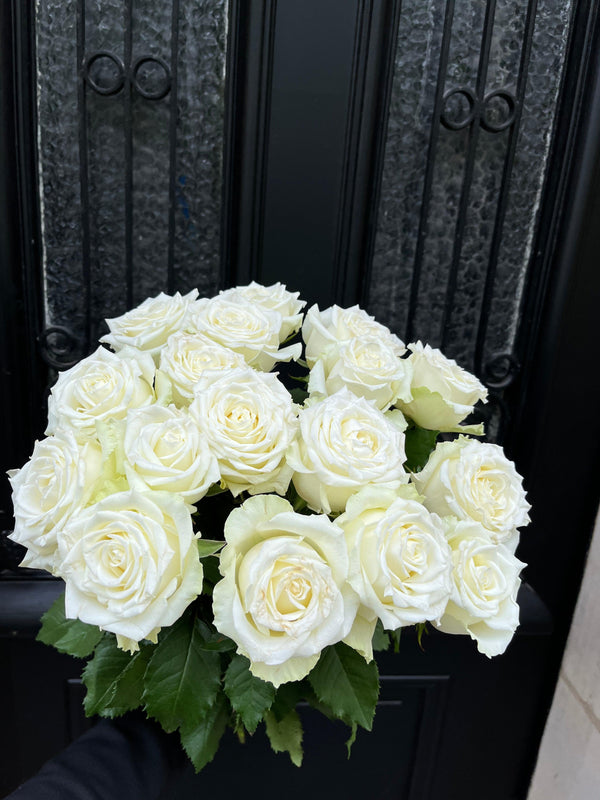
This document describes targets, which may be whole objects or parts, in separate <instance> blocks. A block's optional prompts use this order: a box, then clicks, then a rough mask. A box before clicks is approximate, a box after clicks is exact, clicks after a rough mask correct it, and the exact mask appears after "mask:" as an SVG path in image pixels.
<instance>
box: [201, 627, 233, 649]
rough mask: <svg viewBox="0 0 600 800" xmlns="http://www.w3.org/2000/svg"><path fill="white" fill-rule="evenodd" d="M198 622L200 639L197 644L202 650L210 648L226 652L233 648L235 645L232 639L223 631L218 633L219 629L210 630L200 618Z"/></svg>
mask: <svg viewBox="0 0 600 800" xmlns="http://www.w3.org/2000/svg"><path fill="white" fill-rule="evenodd" d="M198 624H199V626H200V630H201V632H202V639H201V641H200V645H199V646H200V647H201V649H202V650H212V651H213V652H216V653H228V652H230V651H231V650H235V648H236V647H237V645H236V643H235V642H234V641H233V639H230V638H229V637H228V636H225V635H224V634H223V633H219V631H213V630H211V628H209V627H208V625H207V624H206V623H205V622H202V620H198Z"/></svg>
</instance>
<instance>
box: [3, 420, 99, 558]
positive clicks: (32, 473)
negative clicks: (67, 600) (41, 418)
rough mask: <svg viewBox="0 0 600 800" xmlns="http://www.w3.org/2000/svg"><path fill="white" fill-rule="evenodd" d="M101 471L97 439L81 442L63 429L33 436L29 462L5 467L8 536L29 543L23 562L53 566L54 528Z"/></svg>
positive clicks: (80, 503) (78, 506) (76, 507)
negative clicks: (11, 524)
mask: <svg viewBox="0 0 600 800" xmlns="http://www.w3.org/2000/svg"><path fill="white" fill-rule="evenodd" d="M101 471H102V451H101V449H100V445H98V444H97V443H96V442H93V441H89V442H85V443H83V444H79V443H78V442H77V441H76V439H75V436H74V435H73V432H72V431H70V430H66V431H64V432H63V433H59V434H57V435H56V436H49V437H48V438H47V439H44V440H43V441H41V442H36V443H35V447H34V448H33V454H32V456H31V458H30V459H29V461H28V462H27V464H25V466H24V467H22V468H21V469H20V470H11V471H10V472H9V476H10V482H11V485H12V489H13V497H12V499H13V505H14V510H15V528H14V531H13V532H12V533H11V534H10V538H11V539H12V540H13V541H15V542H18V543H19V544H21V545H23V546H24V547H27V553H26V554H25V557H24V558H23V561H22V562H21V566H23V567H32V568H34V569H46V570H48V572H53V571H54V566H55V557H56V550H57V547H58V544H57V534H58V532H59V531H60V530H62V528H63V527H64V526H65V524H66V523H67V521H68V520H69V519H70V518H71V517H73V516H74V515H76V514H78V513H79V512H80V511H81V510H82V509H83V507H84V506H85V504H86V503H87V502H88V500H89V498H90V495H91V492H92V489H93V486H94V483H95V482H96V480H97V479H98V478H99V477H100V473H101Z"/></svg>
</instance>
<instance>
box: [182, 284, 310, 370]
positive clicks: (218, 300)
mask: <svg viewBox="0 0 600 800" xmlns="http://www.w3.org/2000/svg"><path fill="white" fill-rule="evenodd" d="M193 323H194V326H195V328H196V330H197V331H198V332H199V333H203V334H204V335H205V336H208V337H209V338H210V339H213V341H215V342H219V343H220V344H222V345H223V346H224V347H229V348H230V349H231V350H235V351H236V353H241V355H243V357H244V359H245V360H246V362H247V363H248V364H250V365H251V366H252V367H255V368H256V369H260V370H263V371H264V372H268V371H269V370H271V369H273V366H274V365H275V363H276V362H277V361H291V360H292V359H295V358H299V357H300V354H301V352H302V345H301V344H299V343H298V344H294V345H290V346H289V347H284V348H282V349H281V350H279V349H278V348H279V339H280V332H281V327H282V325H283V318H282V316H281V314H280V313H279V312H278V311H273V310H271V309H267V308H263V307H261V306H260V305H257V304H256V303H254V302H251V301H250V300H246V299H245V298H243V297H231V298H230V297H227V296H223V295H217V297H212V298H211V299H210V300H207V299H202V300H198V301H197V302H196V304H195V309H194V312H193Z"/></svg>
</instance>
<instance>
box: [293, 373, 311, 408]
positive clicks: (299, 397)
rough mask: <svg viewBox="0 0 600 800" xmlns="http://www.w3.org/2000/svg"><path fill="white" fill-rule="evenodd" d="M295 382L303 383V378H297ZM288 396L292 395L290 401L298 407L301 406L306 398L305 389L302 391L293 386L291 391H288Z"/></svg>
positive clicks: (298, 387)
mask: <svg viewBox="0 0 600 800" xmlns="http://www.w3.org/2000/svg"><path fill="white" fill-rule="evenodd" d="M296 380H302V381H304V380H305V379H304V378H297V379H296ZM289 392H290V394H291V395H292V400H293V401H294V403H297V404H298V405H299V406H301V405H303V403H304V401H305V400H306V398H307V397H308V392H307V391H306V389H302V388H301V387H300V386H295V387H294V388H293V389H290V390H289Z"/></svg>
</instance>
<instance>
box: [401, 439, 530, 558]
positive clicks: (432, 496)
mask: <svg viewBox="0 0 600 800" xmlns="http://www.w3.org/2000/svg"><path fill="white" fill-rule="evenodd" d="M412 480H413V482H414V484H415V486H416V487H417V490H418V491H419V493H420V494H422V495H424V496H425V500H424V504H425V505H426V506H427V508H428V509H429V510H430V511H434V512H435V513H436V514H439V515H440V516H441V517H445V516H455V517H457V518H458V519H461V520H470V519H472V520H475V521H476V522H479V523H480V524H481V525H482V526H483V527H484V528H485V530H486V531H487V532H488V535H489V536H490V538H491V540H492V541H493V542H495V543H502V544H507V545H508V546H509V547H511V548H512V549H513V550H514V548H515V547H516V544H517V540H518V530H517V529H518V528H520V527H522V526H524V525H527V524H528V523H529V515H528V513H527V512H528V511H529V508H530V505H529V503H528V502H527V500H526V499H525V491H524V489H523V479H522V478H521V476H520V475H519V473H518V472H517V471H516V469H515V465H514V464H513V462H512V461H509V460H508V459H507V458H506V456H505V455H504V451H503V450H502V448H501V447H500V446H498V445H496V444H490V443H487V442H478V441H476V440H475V439H469V438H467V437H466V436H460V437H459V438H458V439H456V440H455V441H453V442H441V443H439V444H438V445H437V447H436V448H435V450H434V451H433V453H432V454H431V455H430V456H429V460H428V461H427V464H426V465H425V467H424V468H423V469H422V470H421V472H417V473H415V474H414V475H413V476H412Z"/></svg>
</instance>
